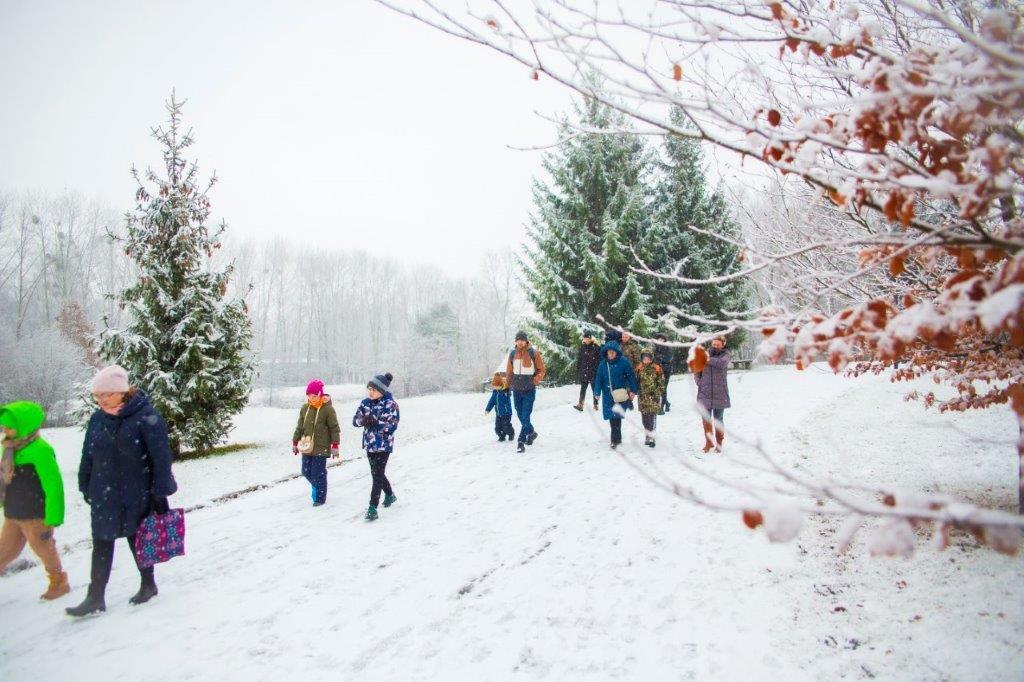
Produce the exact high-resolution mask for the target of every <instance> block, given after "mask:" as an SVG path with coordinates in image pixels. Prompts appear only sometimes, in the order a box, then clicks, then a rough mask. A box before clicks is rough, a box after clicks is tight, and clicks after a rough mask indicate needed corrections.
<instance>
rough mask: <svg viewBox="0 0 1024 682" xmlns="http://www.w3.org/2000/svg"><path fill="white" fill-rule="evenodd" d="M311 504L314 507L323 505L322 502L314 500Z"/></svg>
mask: <svg viewBox="0 0 1024 682" xmlns="http://www.w3.org/2000/svg"><path fill="white" fill-rule="evenodd" d="M313 506H314V507H322V506H324V503H323V502H314V503H313Z"/></svg>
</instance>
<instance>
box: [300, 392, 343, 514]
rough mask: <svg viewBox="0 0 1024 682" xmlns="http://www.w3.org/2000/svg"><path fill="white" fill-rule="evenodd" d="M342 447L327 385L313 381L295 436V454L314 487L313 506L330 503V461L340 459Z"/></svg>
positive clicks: (304, 473) (339, 431) (339, 429)
mask: <svg viewBox="0 0 1024 682" xmlns="http://www.w3.org/2000/svg"><path fill="white" fill-rule="evenodd" d="M340 443H341V427H340V425H339V424H338V415H337V414H336V413H335V412H334V406H333V405H331V396H329V395H328V394H326V393H324V382H322V381H320V380H319V379H313V380H312V381H310V382H309V384H308V385H307V386H306V404H305V405H303V406H302V407H301V408H300V409H299V423H298V424H296V425H295V433H293V434H292V454H295V455H299V454H301V455H302V475H303V476H304V477H305V478H306V480H307V481H309V484H310V485H311V486H312V489H313V490H312V497H313V506H314V507H319V506H321V505H322V504H323V503H324V502H326V501H327V458H328V457H332V458H335V459H337V457H338V456H339V452H338V447H339V445H340Z"/></svg>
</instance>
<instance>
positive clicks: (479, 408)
mask: <svg viewBox="0 0 1024 682" xmlns="http://www.w3.org/2000/svg"><path fill="white" fill-rule="evenodd" d="M732 384H733V385H732V390H733V406H734V407H733V409H731V410H729V411H728V412H727V414H726V420H727V423H728V425H729V428H730V429H734V430H736V431H737V432H739V433H743V434H758V435H760V437H761V438H762V440H763V442H764V444H765V446H766V447H767V448H768V449H770V451H771V452H772V453H774V454H775V455H776V456H778V457H779V459H780V460H781V461H782V462H783V463H785V464H787V465H792V466H798V467H803V468H806V470H809V471H813V472H815V473H817V474H819V475H827V476H834V477H841V478H846V479H850V480H856V481H860V482H867V483H874V484H879V483H881V482H885V484H886V485H892V486H894V487H899V488H906V489H911V490H919V491H927V492H941V493H944V494H948V495H953V496H958V497H964V498H969V499H971V500H972V501H974V502H977V503H984V504H987V505H991V506H995V507H999V508H1004V509H1012V508H1013V506H1014V505H1015V503H1016V490H1015V484H1016V458H1015V452H1014V448H1013V447H1012V443H1013V441H1014V438H1015V436H1016V422H1015V420H1014V419H1013V417H1012V415H1011V413H1010V412H1009V410H1006V409H993V410H988V411H983V412H969V413H964V414H956V415H948V414H939V413H937V412H934V411H925V410H923V409H922V408H921V406H920V405H918V404H915V403H907V402H905V401H904V400H903V395H904V394H905V393H906V391H907V389H908V387H907V386H906V385H899V384H891V383H890V382H889V381H888V380H887V379H885V378H876V377H868V378H862V379H857V380H851V379H847V378H844V377H841V376H836V375H834V374H833V373H831V371H829V370H828V368H827V367H822V366H814V367H812V368H810V369H809V370H807V371H804V372H796V371H795V370H794V369H792V368H791V367H768V368H760V369H756V370H753V371H750V372H738V373H735V374H734V375H733V377H732ZM575 390H576V389H575V388H573V387H565V388H556V389H542V390H541V391H540V393H539V397H538V408H537V411H536V412H535V417H534V423H535V425H536V428H537V430H538V432H539V433H540V438H539V439H538V440H537V442H536V443H535V444H534V445H533V446H532V447H531V448H530V449H529V450H528V451H527V453H526V454H525V455H517V454H515V452H514V446H510V445H509V444H507V443H497V442H496V439H495V438H494V435H493V433H492V431H491V427H492V424H491V418H489V417H485V416H484V415H483V407H484V403H485V401H486V397H487V396H486V394H483V393H468V394H467V393H460V394H448V395H434V396H429V397H421V398H412V399H405V400H401V399H400V404H401V409H402V423H401V427H400V429H399V431H398V438H397V444H396V452H395V455H394V456H393V458H392V464H391V465H390V466H389V470H388V473H389V476H390V478H391V480H392V482H393V484H394V486H395V492H396V493H397V494H398V497H399V501H398V502H397V504H396V505H395V506H394V507H392V508H391V509H382V510H381V518H380V520H379V521H377V522H375V523H366V522H365V521H363V519H362V513H363V511H364V510H365V505H366V498H367V495H368V493H369V487H370V484H369V470H368V467H367V465H366V461H365V459H363V458H361V457H360V453H359V451H358V434H357V433H356V432H355V430H354V429H353V428H351V427H350V426H349V425H348V424H347V423H346V422H345V418H346V417H348V418H350V415H351V412H352V411H354V408H355V398H353V397H351V396H350V394H349V392H348V391H346V390H336V393H338V394H339V395H340V396H342V397H341V398H339V400H338V403H337V406H338V412H339V417H340V418H341V419H342V421H343V429H342V433H343V436H342V440H343V443H342V451H343V458H342V460H343V461H342V463H341V464H340V465H338V466H335V467H333V468H331V469H330V488H329V493H328V499H327V504H326V506H324V507H321V508H313V507H311V505H310V497H309V487H308V484H307V483H306V482H305V481H304V480H302V479H290V480H285V481H283V482H278V481H280V479H282V478H286V477H288V476H292V475H294V474H296V473H297V472H298V462H297V460H296V458H294V457H293V456H292V455H291V452H290V448H289V439H290V434H291V430H292V428H293V425H294V420H295V416H296V414H297V409H298V406H299V403H297V404H296V405H295V409H274V408H266V407H250V408H249V409H247V410H246V411H245V412H244V413H243V414H242V416H241V417H240V418H239V419H238V423H237V429H236V430H235V431H234V433H233V434H232V438H231V440H232V441H233V442H240V443H249V442H251V443H256V446H255V447H253V448H252V449H248V450H245V451H242V452H238V453H234V454H229V455H225V456H220V457H216V458H210V459H200V460H191V461H184V462H180V463H177V464H175V466H174V474H175V476H176V478H177V480H178V483H179V486H180V491H179V492H178V494H176V495H175V496H174V497H172V498H171V500H172V504H173V506H180V507H185V508H186V509H191V510H192V511H190V512H189V513H188V514H187V517H186V518H187V526H188V531H187V533H188V535H187V555H186V556H185V557H183V558H178V559H174V560H172V561H170V562H168V563H166V564H161V565H159V566H158V567H157V579H158V583H159V585H160V595H159V596H158V597H157V598H155V599H154V600H153V601H152V602H150V603H148V604H145V605H143V606H140V607H130V606H129V605H128V597H129V596H130V595H131V594H132V593H133V592H134V591H135V589H136V588H137V586H138V585H137V581H138V574H137V572H136V571H135V569H134V566H133V565H132V563H131V562H132V559H131V556H130V555H129V553H128V552H127V551H126V548H125V547H124V545H123V542H122V543H120V544H119V546H118V547H117V553H116V556H115V566H114V573H113V577H112V580H111V584H110V587H109V589H108V591H107V605H108V611H107V613H105V614H103V615H101V616H100V617H93V618H86V619H84V620H82V621H74V620H72V619H69V618H68V617H66V616H65V615H64V612H63V609H64V607H65V606H67V605H69V604H71V603H76V602H77V601H78V599H79V598H80V597H81V596H82V595H83V594H84V591H85V586H86V584H87V583H88V574H89V556H90V551H89V533H88V519H89V512H88V509H87V508H86V507H85V505H84V503H83V502H82V500H81V498H80V496H79V495H77V493H76V492H75V491H76V489H77V484H76V469H77V462H78V454H79V452H78V450H79V447H80V443H81V432H80V431H78V430H76V429H55V430H51V431H49V432H47V437H48V438H49V439H50V440H51V441H52V442H53V444H54V445H55V446H56V448H57V451H58V454H59V458H60V462H61V466H62V468H63V474H64V477H65V485H66V487H67V489H68V491H69V494H68V500H69V509H68V522H67V524H66V525H65V526H64V527H62V528H60V529H59V534H58V540H59V544H60V545H61V547H62V552H63V553H64V556H65V565H66V567H67V570H68V572H69V574H70V576H71V582H72V585H73V588H74V591H73V592H72V594H71V595H69V597H68V598H66V599H62V600H57V601H56V602H54V603H40V602H38V601H37V600H36V599H35V598H34V596H33V595H35V594H36V593H37V592H39V591H41V590H42V587H43V585H44V583H45V577H44V574H43V572H42V569H41V568H40V567H38V566H32V567H30V568H27V569H26V570H20V571H18V572H16V573H14V574H13V575H8V576H7V577H4V578H2V579H0V614H2V618H0V641H2V642H3V646H0V671H2V674H0V677H2V678H3V679H4V680H36V681H42V680H139V679H143V680H150V681H154V682H155V681H158V680H176V681H180V680H202V681H205V680H243V679H244V680H282V679H288V680H350V679H351V680H356V679H358V680H497V679H536V680H576V679H594V680H604V679H620V680H686V679H701V680H751V679H767V678H773V679H786V680H821V679H836V678H846V679H866V678H878V679H901V680H902V679H926V680H947V679H948V680H1016V679H1021V675H1022V674H1024V598H1022V585H1024V562H1022V560H1021V558H1020V557H1019V556H1017V557H1007V556H1003V555H1000V554H997V553H995V552H992V551H989V550H987V549H983V548H979V547H978V546H977V543H976V542H975V541H974V539H973V538H972V537H970V536H969V535H966V534H964V535H954V537H953V540H952V542H951V546H950V547H949V548H948V549H946V550H945V551H938V550H936V549H934V548H932V547H931V546H930V542H931V541H930V540H929V539H928V537H927V536H925V535H922V536H921V537H919V538H918V541H917V545H918V546H917V552H916V553H915V555H914V556H913V558H910V559H882V558H872V557H871V556H869V554H868V551H867V550H866V548H865V545H864V542H863V540H862V538H863V537H864V536H861V539H858V540H855V541H854V543H853V545H852V547H851V548H850V549H849V550H848V551H847V552H846V554H844V555H842V556H837V555H836V553H835V550H834V547H835V545H836V533H837V523H835V522H832V521H822V520H820V519H815V518H811V519H805V521H804V524H803V526H802V528H801V531H800V534H799V536H798V537H797V539H796V541H794V542H793V543H789V544H772V543H769V542H768V541H767V539H766V538H765V536H764V534H763V533H762V532H760V531H749V530H748V529H747V528H746V527H745V526H744V525H743V524H742V523H741V520H740V517H739V514H737V513H718V512H713V511H709V510H707V509H704V508H700V507H696V506H693V505H691V504H688V503H685V502H682V501H680V500H678V499H676V498H674V497H673V496H671V495H669V494H668V493H665V492H663V491H661V490H659V489H656V488H654V487H653V486H652V484H651V483H650V482H648V481H647V480H646V479H644V478H643V477H642V476H641V475H640V474H639V473H637V472H636V471H635V470H634V469H633V468H631V467H630V466H629V464H628V462H632V463H634V464H636V465H637V466H639V467H641V468H643V469H646V470H648V471H650V470H653V469H654V468H655V467H657V468H658V469H660V470H662V471H664V472H666V473H667V474H669V475H670V476H672V477H674V478H675V479H677V480H678V481H680V482H683V483H686V484H688V485H691V486H694V487H695V488H696V489H697V490H698V491H700V492H701V493H704V494H707V495H708V496H709V497H712V498H715V499H727V498H728V497H729V495H732V494H735V493H730V492H729V491H726V490H723V489H721V488H719V487H717V486H715V485H714V484H712V483H710V482H708V481H707V480H704V479H702V478H700V477H699V476H697V475H695V474H694V473H693V472H690V471H688V470H686V469H684V468H683V467H682V466H681V465H680V463H679V462H680V461H682V460H687V461H690V462H692V463H695V465H696V466H697V467H698V468H699V469H700V470H701V471H706V472H708V473H712V474H715V475H718V476H724V477H727V478H730V479H733V480H736V481H740V482H745V483H755V482H757V480H759V476H760V474H757V473H755V472H752V470H751V469H750V468H748V467H745V466H742V463H744V462H747V463H749V462H752V461H755V459H756V456H755V455H754V454H753V453H752V452H751V451H750V450H749V449H748V448H745V447H742V446H736V445H730V444H729V441H727V449H726V453H725V455H722V456H719V455H714V454H709V455H704V454H701V453H700V449H699V446H700V444H701V442H702V436H701V432H700V426H699V423H698V422H697V417H696V416H695V415H694V414H693V413H692V412H691V411H690V410H689V409H688V408H687V405H688V404H689V403H691V401H692V395H693V392H692V381H691V380H690V378H689V377H688V376H683V377H678V378H677V379H676V380H675V381H673V382H672V384H671V390H670V397H671V399H672V402H673V403H674V405H675V407H674V409H673V410H672V411H671V412H670V413H669V414H668V415H666V416H664V417H661V418H660V419H659V432H658V446H657V448H656V449H654V450H649V449H648V448H644V447H642V432H641V431H640V428H639V424H638V420H637V419H635V416H634V415H631V416H630V419H629V421H628V423H627V427H626V432H625V435H626V443H625V447H624V448H623V449H622V450H621V451H620V452H618V453H615V452H613V451H611V450H610V449H609V448H608V446H607V438H608V435H607V426H606V423H605V422H603V421H602V420H601V419H600V418H599V416H598V414H597V413H595V412H592V411H589V410H588V411H587V412H585V413H584V414H582V415H581V414H579V413H577V412H576V411H574V410H573V409H571V407H570V404H571V403H572V402H573V401H574V400H575V397H576V396H575ZM297 393H299V394H301V389H298V391H297ZM299 401H300V402H301V398H299ZM979 434H981V435H979ZM894 453H898V455H899V456H898V457H896V456H894ZM257 485H265V486H266V487H264V488H261V489H257V490H255V491H253V492H249V493H246V494H243V495H240V496H238V497H236V498H232V499H221V500H218V498H221V497H222V496H224V495H226V494H228V493H232V492H234V491H239V490H243V489H246V488H250V487H253V486H257ZM22 556H23V559H27V560H31V561H34V556H33V555H31V554H29V553H25V554H23V555H22ZM21 567H22V568H24V564H22V565H21Z"/></svg>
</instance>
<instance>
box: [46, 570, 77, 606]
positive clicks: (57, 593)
mask: <svg viewBox="0 0 1024 682" xmlns="http://www.w3.org/2000/svg"><path fill="white" fill-rule="evenodd" d="M70 591H71V585H69V584H68V574H67V573H65V572H64V571H61V572H60V573H51V574H50V586H49V587H48V588H46V592H43V593H42V594H41V595H40V596H39V598H40V599H46V600H47V601H49V600H51V599H57V598H58V597H63V596H64V595H65V594H67V593H68V592H70Z"/></svg>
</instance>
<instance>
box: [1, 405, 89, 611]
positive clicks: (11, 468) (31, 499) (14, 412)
mask: <svg viewBox="0 0 1024 682" xmlns="http://www.w3.org/2000/svg"><path fill="white" fill-rule="evenodd" d="M45 420H46V413H45V412H43V408H42V407H40V406H39V405H37V404H35V403H30V402H27V401H19V402H13V403H8V404H6V405H4V406H3V407H2V408H0V427H3V436H4V440H3V456H2V457H0V505H3V508H4V525H3V528H2V529H0V571H3V570H4V569H5V568H7V565H8V564H10V563H11V562H12V561H14V560H15V559H16V558H17V557H18V555H19V554H21V551H22V550H23V549H24V548H25V544H26V543H28V546H29V547H31V548H32V551H33V552H35V553H36V555H38V556H39V559H40V560H41V561H42V562H43V567H44V568H45V569H46V572H47V574H49V576H50V586H49V588H48V589H47V590H46V592H45V593H43V595H42V597H41V598H42V599H56V598H57V597H61V596H63V595H65V594H67V593H68V592H70V591H71V587H70V585H68V574H67V573H65V572H64V570H63V569H62V568H61V564H60V555H58V554H57V543H56V541H55V540H54V538H53V529H54V528H55V527H56V526H59V525H61V524H62V523H64V482H63V480H62V479H61V476H60V469H59V468H58V467H57V457H56V456H55V455H54V452H53V448H52V447H51V446H50V444H49V443H47V442H46V441H45V440H43V439H42V438H41V437H40V436H39V429H40V428H41V427H42V426H43V422H44V421H45Z"/></svg>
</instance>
